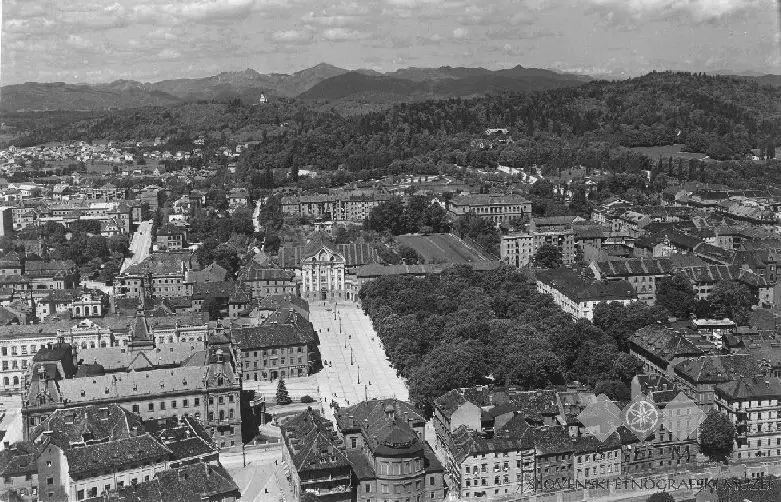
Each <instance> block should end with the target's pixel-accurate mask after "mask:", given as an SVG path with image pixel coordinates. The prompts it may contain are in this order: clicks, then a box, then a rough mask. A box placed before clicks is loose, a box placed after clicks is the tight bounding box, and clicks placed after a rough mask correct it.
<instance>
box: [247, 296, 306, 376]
mask: <svg viewBox="0 0 781 502" xmlns="http://www.w3.org/2000/svg"><path fill="white" fill-rule="evenodd" d="M233 336H234V337H235V339H236V340H237V346H238V351H239V353H240V355H241V356H240V357H241V361H240V368H241V373H242V375H243V379H244V380H245V381H247V380H252V381H255V382H257V381H261V382H263V381H274V380H278V379H284V378H290V377H302V376H307V375H309V370H310V364H309V363H310V357H312V356H314V353H315V352H316V346H317V335H316V334H315V332H314V329H313V328H312V324H311V323H310V322H309V321H307V320H306V319H305V318H304V317H302V316H301V315H300V314H298V313H297V312H295V311H293V310H288V311H277V312H275V313H274V314H272V315H270V316H269V317H268V318H266V319H265V320H264V321H263V323H262V324H261V325H260V326H257V327H249V328H243V329H241V330H239V331H238V332H234V334H233Z"/></svg>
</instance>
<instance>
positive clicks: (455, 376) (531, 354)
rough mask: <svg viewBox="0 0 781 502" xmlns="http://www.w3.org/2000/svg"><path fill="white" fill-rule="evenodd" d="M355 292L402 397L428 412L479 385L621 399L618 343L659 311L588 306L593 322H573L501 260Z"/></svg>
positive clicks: (629, 371)
mask: <svg viewBox="0 0 781 502" xmlns="http://www.w3.org/2000/svg"><path fill="white" fill-rule="evenodd" d="M359 296H360V299H361V302H362V305H363V309H364V311H365V312H366V313H367V314H368V315H369V316H370V317H371V319H372V323H373V325H374V328H375V330H376V331H377V335H378V336H379V337H380V339H381V340H382V342H383V344H384V345H385V350H386V353H387V355H388V357H389V358H390V360H391V363H392V364H393V366H394V367H395V368H396V369H397V370H398V371H399V372H400V374H401V375H402V376H403V377H405V378H406V379H407V380H408V383H409V388H410V395H411V398H412V399H413V400H414V401H415V403H417V404H418V405H419V406H421V407H422V408H425V409H426V410H427V411H429V412H430V410H431V408H430V405H431V402H432V401H433V399H435V398H436V397H438V396H440V395H442V394H444V393H445V392H447V391H448V390H450V389H453V388H457V387H465V386H471V385H476V384H480V383H488V382H496V383H499V384H514V385H519V386H521V387H524V388H529V389H533V388H544V387H548V386H551V385H555V384H563V383H564V382H566V381H572V380H579V381H581V382H584V383H586V384H589V385H592V386H594V387H595V388H596V389H597V390H599V391H602V392H606V393H608V395H610V396H611V397H614V398H616V399H628V396H629V389H628V384H629V382H630V380H631V378H632V377H633V376H634V375H635V374H636V373H637V371H639V369H640V367H641V365H640V363H639V362H638V361H637V360H636V359H635V358H634V357H632V356H630V355H629V354H628V353H626V352H623V350H626V341H627V339H628V337H629V336H630V335H631V333H633V332H634V330H636V329H639V328H640V327H642V326H645V325H648V324H651V323H655V322H657V321H661V320H663V319H666V316H667V313H666V311H665V310H664V309H661V308H649V307H647V306H645V305H640V304H637V305H632V306H630V307H624V306H621V305H609V306H600V307H599V308H598V315H597V317H596V319H595V323H594V324H592V323H590V322H588V321H585V320H579V321H577V322H574V321H573V320H572V318H571V317H570V316H569V315H567V314H565V313H564V312H562V310H561V309H559V308H558V307H557V306H556V305H555V304H554V303H553V301H552V300H551V298H550V296H548V295H543V294H540V293H538V292H537V290H536V287H535V285H534V283H533V282H532V281H531V280H530V279H529V277H527V276H526V275H524V273H522V272H521V271H519V270H517V269H515V268H512V267H509V266H502V267H500V268H498V269H496V270H493V271H488V272H476V271H474V270H472V269H471V268H470V267H468V266H457V267H453V268H450V269H448V270H447V271H446V272H444V273H442V274H440V275H436V276H435V275H431V276H427V277H425V278H412V277H404V276H394V277H383V278H379V279H377V280H374V281H371V282H369V283H367V284H365V285H364V286H363V287H362V288H361V291H360V293H359Z"/></svg>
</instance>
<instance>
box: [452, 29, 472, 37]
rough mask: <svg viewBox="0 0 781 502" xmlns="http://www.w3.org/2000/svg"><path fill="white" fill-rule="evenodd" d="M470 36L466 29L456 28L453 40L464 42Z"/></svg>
mask: <svg viewBox="0 0 781 502" xmlns="http://www.w3.org/2000/svg"><path fill="white" fill-rule="evenodd" d="M468 36H469V30H468V29H466V28H463V27H462V28H456V29H455V30H453V38H455V39H456V40H463V39H465V38H466V37H468Z"/></svg>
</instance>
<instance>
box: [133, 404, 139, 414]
mask: <svg viewBox="0 0 781 502" xmlns="http://www.w3.org/2000/svg"><path fill="white" fill-rule="evenodd" d="M138 412H139V409H138V405H137V404H134V405H133V413H138Z"/></svg>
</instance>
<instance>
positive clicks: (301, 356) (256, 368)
mask: <svg viewBox="0 0 781 502" xmlns="http://www.w3.org/2000/svg"><path fill="white" fill-rule="evenodd" d="M283 361H284V362H283ZM308 361H309V353H308V349H307V346H306V345H305V344H302V345H295V346H290V347H276V348H265V349H263V348H250V347H246V348H245V347H242V349H241V363H240V364H241V373H242V375H243V377H242V379H243V380H244V381H254V382H271V381H274V380H279V379H280V378H291V377H299V376H309V364H308Z"/></svg>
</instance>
